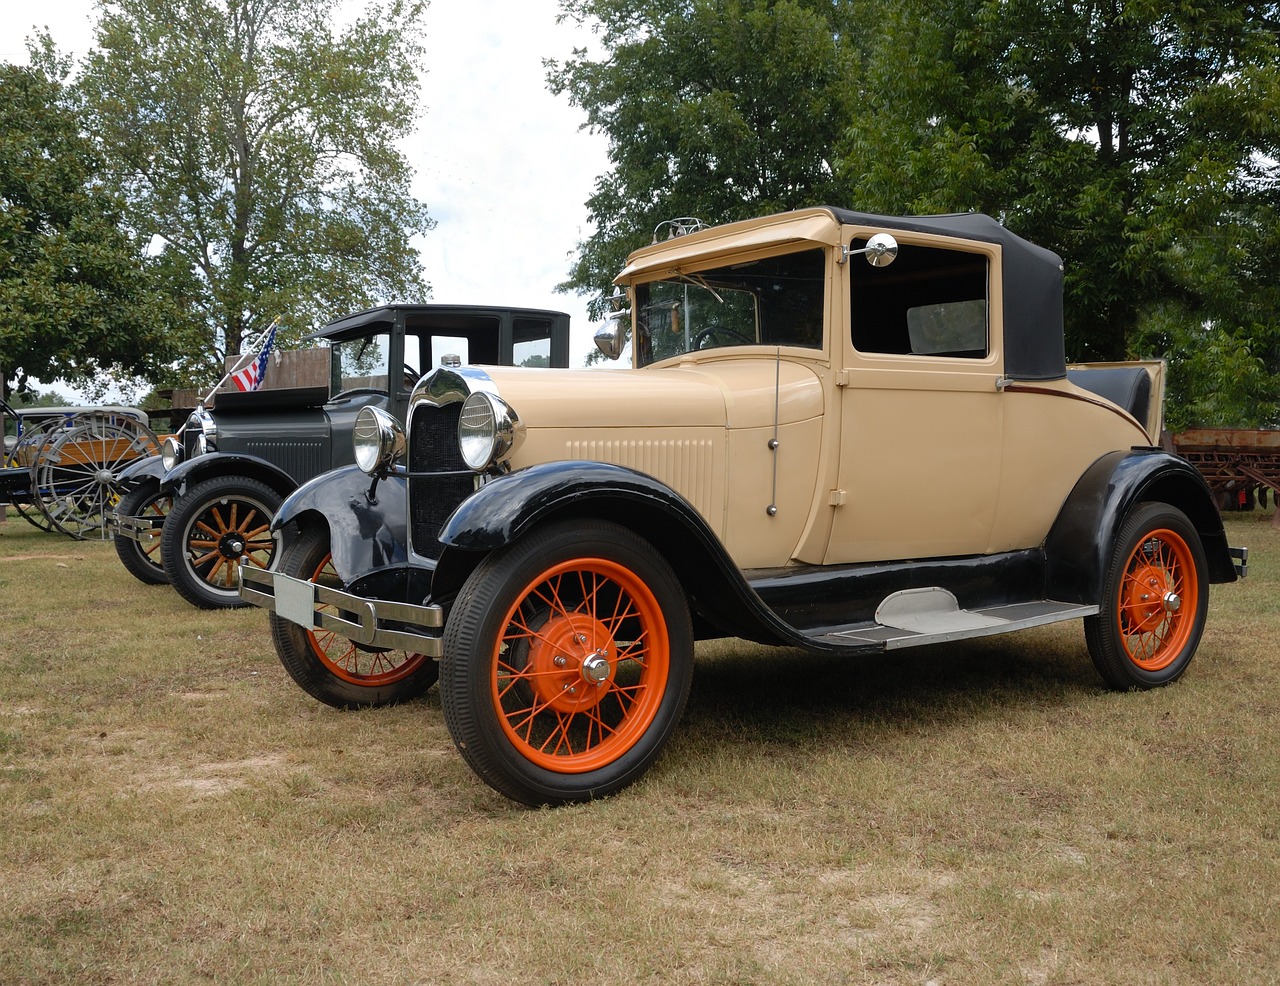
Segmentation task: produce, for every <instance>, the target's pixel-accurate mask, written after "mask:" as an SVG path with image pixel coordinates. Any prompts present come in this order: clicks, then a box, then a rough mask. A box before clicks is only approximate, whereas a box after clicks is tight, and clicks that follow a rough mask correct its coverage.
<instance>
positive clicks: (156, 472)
mask: <svg viewBox="0 0 1280 986" xmlns="http://www.w3.org/2000/svg"><path fill="white" fill-rule="evenodd" d="M147 479H154V480H155V481H156V482H160V481H161V480H162V479H164V460H163V458H162V457H161V456H159V455H147V456H143V457H142V458H141V459H134V460H133V461H132V462H130V463H129V464H128V465H127V466H125V467H124V468H123V469H121V470H120V477H119V480H118V481H119V483H120V484H121V485H122V486H128V487H133V486H136V485H137V484H138V483H140V482H142V481H143V480H147Z"/></svg>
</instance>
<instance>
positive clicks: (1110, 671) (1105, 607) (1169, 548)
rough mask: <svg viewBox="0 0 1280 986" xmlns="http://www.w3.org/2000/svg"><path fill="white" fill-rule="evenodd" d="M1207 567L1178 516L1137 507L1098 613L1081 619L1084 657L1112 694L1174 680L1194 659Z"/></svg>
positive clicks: (1204, 610)
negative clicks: (1114, 689) (1118, 690)
mask: <svg viewBox="0 0 1280 986" xmlns="http://www.w3.org/2000/svg"><path fill="white" fill-rule="evenodd" d="M1206 572H1207V564H1206V562H1205V557H1204V548H1203V547H1202V546H1201V543H1200V537H1199V534H1198V533H1197V532H1196V530H1195V528H1194V527H1193V526H1192V525H1191V522H1190V521H1189V520H1188V519H1187V518H1186V516H1185V515H1184V514H1183V513H1181V511H1179V510H1176V509H1175V508H1173V507H1169V506H1167V505H1165V504H1161V503H1146V504H1141V505H1140V506H1138V507H1137V508H1136V509H1135V510H1134V511H1133V513H1132V514H1131V515H1130V516H1129V517H1128V518H1127V519H1126V520H1125V522H1124V524H1123V525H1122V526H1121V528H1120V532H1119V534H1118V535H1117V538H1116V543H1115V546H1114V548H1113V550H1112V557H1111V561H1110V564H1109V566H1108V569H1107V574H1106V579H1105V582H1104V585H1103V597H1102V608H1101V612H1100V613H1099V614H1098V615H1097V616H1093V617H1090V618H1088V619H1086V620H1085V641H1086V643H1087V644H1088V647H1089V655H1090V657H1091V658H1092V659H1093V663H1094V665H1095V667H1097V669H1098V672H1099V674H1101V675H1102V677H1103V679H1104V680H1105V681H1106V682H1107V684H1109V685H1110V686H1111V687H1113V688H1118V689H1128V688H1153V687H1156V686H1158V685H1164V684H1168V683H1169V682H1171V681H1173V680H1175V679H1176V678H1177V677H1178V676H1179V675H1181V674H1182V672H1183V671H1185V670H1186V668H1187V665H1188V664H1189V663H1190V662H1191V658H1192V657H1193V656H1194V654H1195V651H1196V647H1197V646H1198V645H1199V643H1200V637H1201V634H1203V632H1204V625H1205V620H1206V618H1207V616H1208V604H1209V594H1208V592H1207V591H1206V589H1205V586H1206V582H1207V575H1206Z"/></svg>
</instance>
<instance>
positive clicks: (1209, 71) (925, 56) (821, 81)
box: [550, 0, 1280, 424]
mask: <svg viewBox="0 0 1280 986" xmlns="http://www.w3.org/2000/svg"><path fill="white" fill-rule="evenodd" d="M561 6H562V9H563V11H564V13H565V15H566V16H569V17H573V18H575V19H579V20H583V21H592V20H594V21H596V22H597V24H598V26H599V36H600V42H601V47H602V49H603V54H602V55H597V56H593V55H590V54H588V53H586V52H579V53H577V54H576V55H575V58H574V59H572V60H570V61H568V62H566V63H564V64H563V65H553V66H551V75H550V78H551V81H552V84H553V86H556V87H558V88H559V89H560V90H561V91H564V92H566V93H567V94H568V95H569V97H570V98H571V99H572V100H573V101H574V102H575V103H577V104H578V105H580V106H582V107H583V108H584V109H586V111H587V114H588V123H589V125H590V126H593V127H597V128H599V129H601V130H603V131H604V132H605V133H606V134H607V135H608V138H609V141H610V149H611V155H612V158H613V163H614V168H613V170H612V172H611V173H610V174H608V175H605V176H602V178H601V179H600V180H599V182H598V184H597V186H596V189H595V192H594V194H593V196H592V197H591V199H589V205H590V207H591V210H592V214H593V218H594V220H595V222H596V232H595V233H594V235H593V236H592V237H591V238H590V239H589V240H588V241H587V242H586V243H584V244H582V247H581V252H580V256H579V258H578V262H577V264H576V266H575V267H574V268H573V271H572V273H571V276H570V278H569V280H568V281H567V283H566V287H570V288H574V289H577V290H580V291H591V292H603V291H604V290H605V288H606V285H607V284H608V281H609V279H610V277H611V276H612V274H613V273H614V272H615V271H616V270H617V269H620V267H621V260H622V258H623V256H624V255H625V252H626V251H627V250H628V249H632V248H634V247H636V246H638V245H640V243H641V242H643V241H642V240H641V234H642V232H643V227H644V226H645V225H649V226H650V227H651V225H652V224H653V223H655V222H656V221H657V220H658V219H662V218H672V217H674V216H679V215H687V214H690V213H692V214H697V215H700V216H701V218H703V219H705V220H707V221H709V222H722V221H726V220H731V219H736V218H741V217H743V216H746V215H754V214H760V213H763V212H767V211H769V210H771V209H773V208H779V207H787V208H789V207H794V206H799V205H815V204H837V205H846V206H851V207H854V208H861V209H866V210H869V211H877V212H886V213H931V212H951V211H967V210H978V211H983V212H988V213H990V214H992V215H995V216H997V217H998V218H1000V219H1001V220H1002V221H1003V222H1005V223H1006V224H1007V225H1008V226H1009V227H1010V228H1012V229H1013V230H1015V231H1016V232H1018V233H1020V234H1022V235H1024V236H1026V237H1027V238H1029V239H1031V240H1034V241H1035V242H1038V243H1041V244H1043V245H1045V246H1047V247H1049V248H1050V249H1053V250H1056V251H1057V252H1058V253H1060V254H1061V255H1062V256H1063V257H1064V259H1065V261H1066V268H1067V283H1066V287H1067V298H1066V315H1067V351H1068V355H1069V356H1070V357H1072V358H1073V359H1080V360H1083V359H1094V360H1099V359H1102V360H1105V359H1119V358H1124V357H1125V356H1127V355H1143V356H1164V357H1167V358H1168V359H1169V360H1170V365H1171V377H1172V391H1173V394H1174V395H1175V398H1176V399H1178V400H1181V401H1182V406H1181V407H1180V408H1179V411H1178V412H1177V413H1176V414H1175V416H1174V417H1175V420H1180V421H1181V422H1182V423H1187V422H1189V421H1191V420H1193V419H1194V420H1201V421H1203V423H1215V424H1226V423H1237V424H1250V423H1255V424H1256V423H1261V422H1263V421H1264V420H1270V421H1274V420H1276V405H1277V400H1278V398H1280V391H1278V389H1277V384H1276V371H1277V370H1278V369H1280V316H1278V315H1277V314H1276V313H1277V311H1280V276H1278V275H1280V232H1277V231H1278V230H1280V222H1278V220H1280V215H1278V214H1277V206H1278V205H1280V201H1278V198H1277V197H1278V196H1280V168H1278V165H1277V160H1278V159H1280V5H1278V4H1275V3H1258V2H1252V0H1208V2H1206V0H1174V2H1167V0H1055V2H1053V3H1048V4H1046V3H1042V2H1040V0H975V2H971V3H963V4H945V5H944V4H937V3H933V2H930V0H899V2H897V3H894V4H874V5H873V4H867V3H864V2H863V0H827V2H804V0H562V4H561ZM738 52H742V53H743V54H742V57H741V58H740V59H735V58H734V55H735V53H738ZM761 160H763V161H767V162H768V163H769V167H767V168H756V169H755V170H751V169H750V168H749V167H748V166H747V163H748V162H753V161H761ZM753 179H754V180H753ZM1227 354H1233V355H1231V356H1230V359H1229V361H1230V362H1231V365H1233V366H1236V367H1237V368H1238V369H1239V368H1242V367H1244V366H1246V365H1247V366H1255V365H1256V366H1257V367H1259V372H1257V373H1252V372H1241V373H1237V374H1236V375H1235V376H1234V377H1233V384H1234V386H1235V388H1236V390H1237V391H1238V392H1239V394H1240V395H1241V396H1240V399H1239V400H1234V401H1227V402H1225V403H1224V402H1223V401H1222V400H1221V399H1218V400H1205V399H1202V398H1205V397H1208V396H1209V395H1208V393H1207V391H1206V389H1205V388H1209V387H1212V386H1214V382H1213V374H1211V373H1207V372H1205V371H1204V369H1203V368H1204V367H1205V366H1207V365H1208V364H1209V363H1212V362H1213V361H1214V360H1219V359H1228V356H1227ZM1245 354H1247V356H1246V355H1245ZM1250 361H1253V362H1250ZM1219 398H1221V394H1220V395H1219ZM1246 409H1247V410H1248V413H1247V414H1245V412H1246ZM1183 412H1185V413H1183ZM1179 414H1181V415H1182V417H1181V418H1179V417H1178V415H1179ZM1241 414H1245V419H1243V420H1233V421H1224V420H1221V419H1222V417H1223V416H1227V415H1231V416H1238V415H1241ZM1210 418H1212V419H1214V420H1212V421H1209V420H1208V419H1210Z"/></svg>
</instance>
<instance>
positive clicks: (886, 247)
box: [845, 233, 898, 267]
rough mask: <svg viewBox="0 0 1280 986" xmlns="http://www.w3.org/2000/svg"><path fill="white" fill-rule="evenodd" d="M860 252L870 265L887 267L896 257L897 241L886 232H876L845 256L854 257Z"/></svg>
mask: <svg viewBox="0 0 1280 986" xmlns="http://www.w3.org/2000/svg"><path fill="white" fill-rule="evenodd" d="M860 253H861V254H863V255H864V256H865V257H866V258H867V263H869V264H870V265H871V266H872V267H888V266H889V265H890V264H891V263H893V262H894V260H895V259H897V256H898V241H897V240H895V239H894V238H893V237H892V236H891V235H890V234H888V233H876V235H875V236H873V237H871V239H869V240H867V245H866V246H864V247H863V248H862V249H861V250H850V251H848V253H846V254H845V256H846V257H856V256H857V255H858V254H860Z"/></svg>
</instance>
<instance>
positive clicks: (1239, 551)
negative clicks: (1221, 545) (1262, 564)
mask: <svg viewBox="0 0 1280 986" xmlns="http://www.w3.org/2000/svg"><path fill="white" fill-rule="evenodd" d="M1227 552H1228V553H1229V554H1230V555H1231V563H1232V564H1233V565H1235V569H1236V578H1240V579H1242V578H1244V577H1245V576H1247V575H1248V574H1249V549H1248V548H1227Z"/></svg>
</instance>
